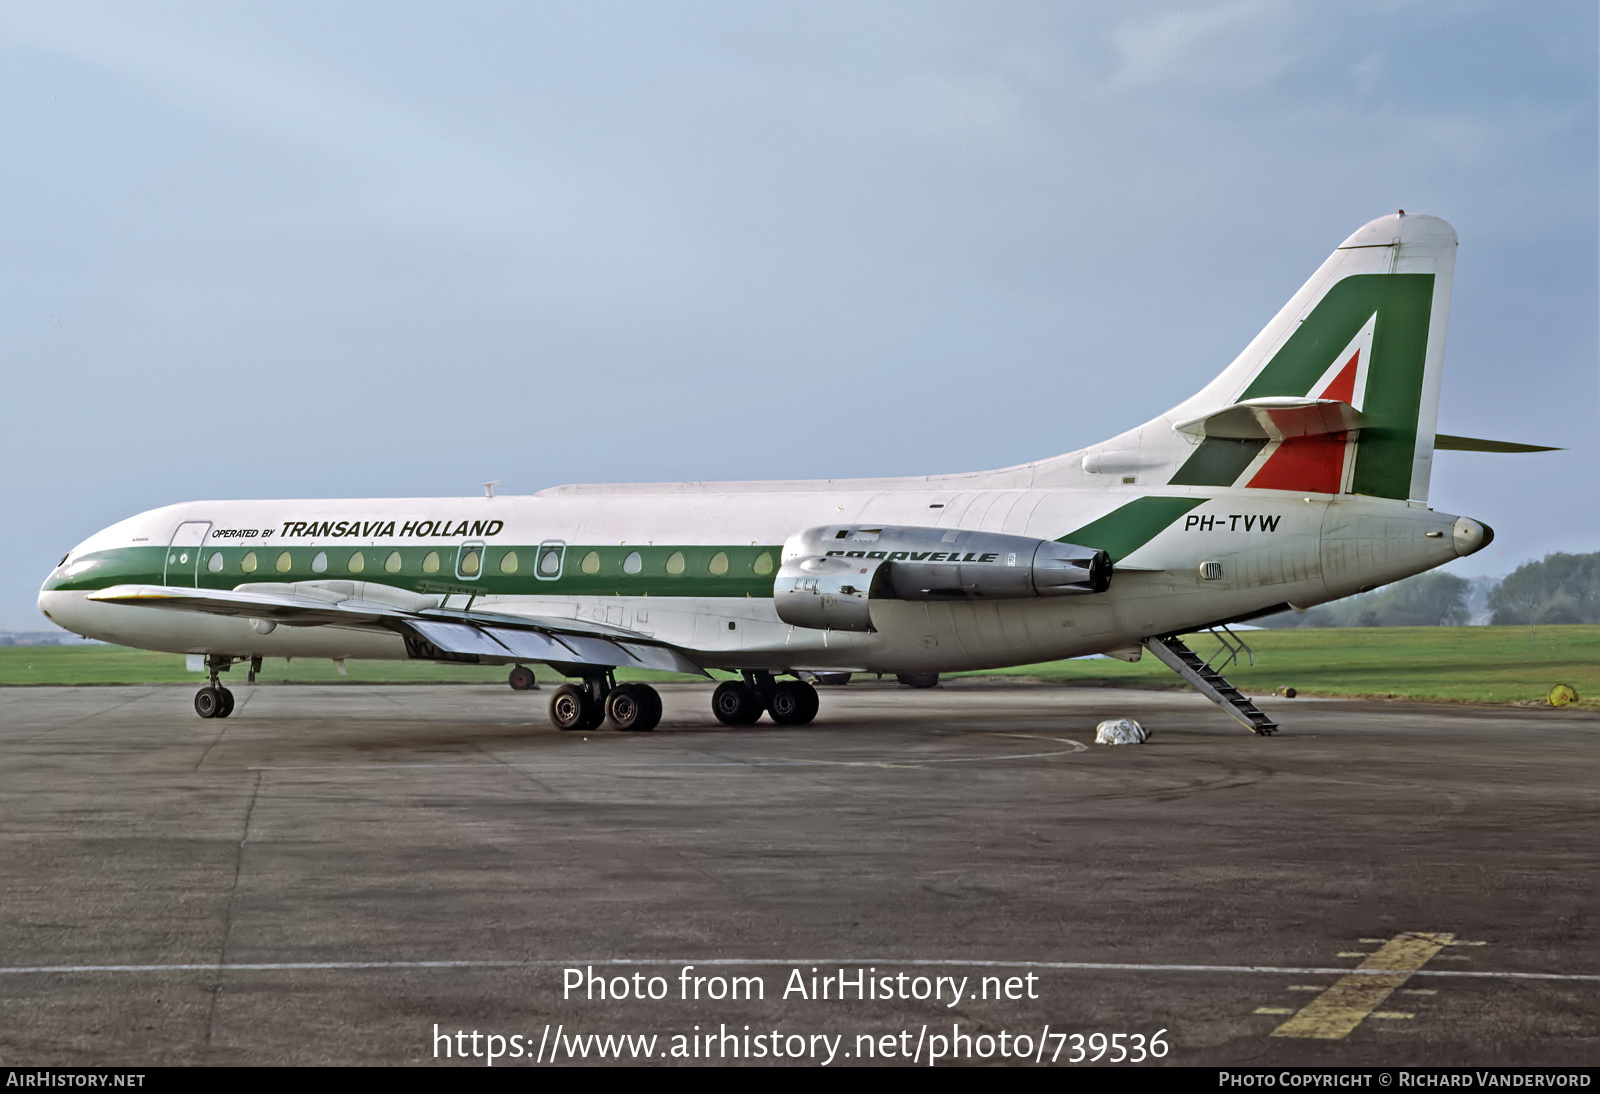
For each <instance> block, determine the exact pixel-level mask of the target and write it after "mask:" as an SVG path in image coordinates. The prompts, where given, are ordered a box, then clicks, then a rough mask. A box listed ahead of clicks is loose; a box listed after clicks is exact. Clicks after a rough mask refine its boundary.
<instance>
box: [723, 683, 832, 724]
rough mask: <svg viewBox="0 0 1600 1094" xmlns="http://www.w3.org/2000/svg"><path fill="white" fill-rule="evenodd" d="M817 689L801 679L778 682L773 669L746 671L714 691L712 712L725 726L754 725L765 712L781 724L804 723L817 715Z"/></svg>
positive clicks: (818, 704) (818, 702) (818, 703)
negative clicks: (738, 678) (768, 670)
mask: <svg viewBox="0 0 1600 1094" xmlns="http://www.w3.org/2000/svg"><path fill="white" fill-rule="evenodd" d="M820 705H821V703H820V701H819V700H818V699H817V689H816V688H814V687H812V686H811V685H810V684H807V683H805V682H804V681H801V680H785V681H784V682H783V683H781V684H780V683H778V682H777V681H776V680H774V679H773V678H772V675H771V673H766V672H747V673H745V674H744V679H743V680H724V681H723V682H722V683H720V684H718V685H717V690H716V691H714V692H712V693H711V713H713V714H715V715H716V716H717V721H719V722H721V723H722V724H723V725H725V726H748V725H754V724H755V723H756V720H757V719H759V718H760V717H761V715H762V714H763V713H766V714H770V715H771V716H772V720H773V721H774V722H777V723H778V724H779V725H780V726H803V725H806V724H807V723H808V722H810V721H811V720H812V719H813V718H815V717H816V716H817V708H818V707H819V706H820Z"/></svg>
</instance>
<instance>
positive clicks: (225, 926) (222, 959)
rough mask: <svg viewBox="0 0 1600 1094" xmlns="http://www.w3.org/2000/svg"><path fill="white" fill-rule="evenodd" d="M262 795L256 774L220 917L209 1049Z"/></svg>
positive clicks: (208, 1022)
mask: <svg viewBox="0 0 1600 1094" xmlns="http://www.w3.org/2000/svg"><path fill="white" fill-rule="evenodd" d="M260 796H261V772H259V771H257V772H256V778H255V782H254V783H252V784H251V786H250V801H249V803H248V804H247V805H246V806H245V809H244V826H243V830H242V831H241V832H240V833H239V843H238V845H237V846H236V847H235V849H234V857H233V884H232V886H230V887H229V889H228V903H227V906H226V908H225V909H224V910H223V916H222V948H221V950H220V951H219V952H218V954H217V966H216V972H217V978H216V983H214V984H213V985H212V987H211V1005H210V1007H209V1008H208V1010H207V1012H206V1040H205V1044H206V1047H207V1048H210V1047H211V1046H212V1045H213V1044H214V1043H215V1042H216V1040H217V1004H218V1003H219V1002H220V1001H221V998H222V979H223V976H224V974H225V972H226V970H227V968H228V945H229V943H230V942H232V941H233V908H234V904H235V902H236V901H237V899H238V896H239V878H240V876H241V875H242V874H243V873H244V845H245V844H246V843H247V842H248V841H249V839H250V821H251V819H252V818H253V817H254V816H255V812H256V799H257V798H259V797H260Z"/></svg>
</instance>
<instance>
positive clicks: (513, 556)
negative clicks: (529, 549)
mask: <svg viewBox="0 0 1600 1094" xmlns="http://www.w3.org/2000/svg"><path fill="white" fill-rule="evenodd" d="M500 572H501V573H503V574H514V573H516V572H517V552H515V551H507V552H506V553H505V554H503V555H501V556H500Z"/></svg>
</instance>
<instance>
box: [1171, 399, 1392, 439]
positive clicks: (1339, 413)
mask: <svg viewBox="0 0 1600 1094" xmlns="http://www.w3.org/2000/svg"><path fill="white" fill-rule="evenodd" d="M1365 421H1366V419H1365V418H1363V417H1362V415H1361V412H1360V411H1359V410H1357V409H1356V408H1355V407H1353V406H1351V405H1350V404H1349V403H1347V402H1344V401H1342V400H1340V399H1297V398H1292V397H1287V396H1267V397H1265V398H1260V399H1246V400H1245V401H1244V402H1242V403H1234V404H1233V405H1232V406H1225V407H1223V408H1222V409H1221V410H1218V411H1214V412H1213V413H1211V414H1206V415H1203V416H1202V417H1199V418H1190V419H1188V420H1187V421H1182V422H1178V423H1177V424H1176V425H1174V426H1173V427H1172V428H1173V429H1176V430H1177V431H1178V432H1179V433H1189V434H1192V435H1193V436H1196V437H1225V438H1227V439H1229V440H1240V441H1281V440H1286V439H1288V438H1292V437H1314V436H1318V435H1321V434H1325V433H1349V432H1351V431H1352V430H1357V429H1360V428H1361V426H1362V423H1363V422H1365Z"/></svg>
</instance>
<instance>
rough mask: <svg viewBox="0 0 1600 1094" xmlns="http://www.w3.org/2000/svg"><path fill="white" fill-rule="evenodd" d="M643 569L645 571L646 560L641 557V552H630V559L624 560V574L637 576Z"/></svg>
mask: <svg viewBox="0 0 1600 1094" xmlns="http://www.w3.org/2000/svg"><path fill="white" fill-rule="evenodd" d="M642 569H644V559H643V558H642V557H641V556H640V554H639V552H638V551H629V552H628V557H627V558H625V559H623V560H622V572H623V573H625V574H636V573H638V572H639V571H640V570H642Z"/></svg>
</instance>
